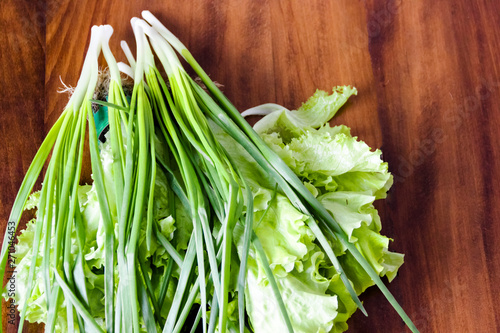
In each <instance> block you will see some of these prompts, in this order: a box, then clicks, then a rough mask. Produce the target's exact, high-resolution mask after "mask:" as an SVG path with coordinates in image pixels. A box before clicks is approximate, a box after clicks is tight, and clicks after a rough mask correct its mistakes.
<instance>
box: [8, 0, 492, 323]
mask: <svg viewBox="0 0 500 333" xmlns="http://www.w3.org/2000/svg"><path fill="white" fill-rule="evenodd" d="M143 9H149V10H151V11H152V12H153V13H154V14H155V15H157V16H158V17H159V18H160V19H161V20H162V22H164V24H165V25H166V26H167V27H169V28H170V29H171V30H172V31H173V32H174V33H175V34H176V35H177V36H178V37H179V38H180V39H181V40H182V41H183V42H184V43H185V44H186V45H187V46H188V48H190V50H191V52H192V53H193V54H194V56H195V57H196V58H197V59H198V60H199V61H200V63H201V65H202V66H203V67H204V68H205V70H206V71H207V72H208V73H209V74H210V75H211V77H212V78H213V79H215V80H217V81H218V82H220V83H222V84H224V86H225V88H224V90H225V92H226V94H227V96H228V97H229V98H230V99H231V100H232V101H233V102H234V104H235V105H236V106H237V107H238V108H239V109H240V110H244V109H246V108H248V107H251V106H255V105H257V104H262V103H267V102H273V103H279V104H282V105H284V106H286V107H288V108H290V109H293V108H296V107H298V106H299V105H300V104H301V102H303V101H304V100H305V99H306V98H307V97H309V96H310V95H311V94H312V93H313V92H314V91H315V89H316V88H320V89H327V90H328V89H331V88H332V87H333V86H336V85H344V84H350V85H354V86H356V87H357V88H358V90H359V95H358V96H357V97H354V98H352V101H351V102H350V103H349V104H348V106H347V107H346V108H344V109H343V111H342V112H341V114H340V115H339V116H338V117H337V118H336V120H335V123H342V124H346V125H348V126H350V127H351V128H352V132H353V133H354V134H355V135H357V136H359V137H360V138H361V139H362V140H364V141H366V142H367V143H368V144H369V145H371V146H372V147H380V148H381V149H382V151H383V157H384V159H385V160H386V161H388V162H389V166H390V170H391V171H392V172H393V174H394V176H395V184H394V186H393V188H392V190H391V191H390V194H389V197H388V199H387V200H386V201H385V202H380V203H378V207H379V208H380V213H381V217H382V221H383V226H384V229H383V233H385V234H386V235H388V236H390V237H392V238H394V239H395V241H394V242H393V244H392V249H393V250H395V251H398V252H403V253H405V255H406V257H405V264H404V266H403V267H402V268H401V269H400V273H399V276H398V277H397V278H396V279H395V280H394V282H393V283H391V284H390V290H391V291H392V292H393V293H394V294H395V296H396V298H397V299H398V300H399V301H400V302H401V304H402V305H403V307H404V309H405V310H406V311H407V312H408V314H409V315H410V317H411V318H412V319H413V320H414V321H415V323H416V325H417V327H418V328H419V329H420V330H421V331H422V332H500V309H499V307H498V298H499V296H500V250H499V245H500V193H499V191H500V186H499V185H500V184H499V180H500V174H499V172H500V166H499V163H498V161H499V158H500V156H499V154H500V150H499V149H498V143H499V141H500V131H499V128H500V107H499V105H500V103H499V102H500V99H499V98H498V96H499V91H500V61H499V56H498V53H499V51H500V4H499V3H498V2H497V1H495V0H489V1H488V0H483V1H481V0H455V1H452V0H448V1H435V0H425V1H424V0H420V1H409V0H392V1H379V0H367V1H360V0H355V1H352V0H336V1H326V0H325V1H320V0H318V1H271V0H268V1H266V0H259V1H256V0H244V1H243V0H240V1H237V0H232V1H229V0H225V1H195V0H191V1H174V0H168V1H146V0H141V1H137V0H136V1H123V2H122V1H111V0H100V1H97V0H82V1H78V2H77V1H74V2H70V1H66V0H50V1H43V0H40V1H28V0H2V1H0V18H1V19H0V45H1V47H0V86H1V88H2V90H1V97H0V221H1V223H0V227H1V230H2V231H1V232H0V233H1V234H3V232H4V229H5V225H6V222H7V219H8V215H9V212H10V208H11V205H12V203H13V201H14V198H15V195H16V193H17V190H18V188H19V185H20V184H21V181H22V179H23V175H24V173H25V172H26V170H27V168H28V166H29V163H30V162H31V160H32V158H33V156H34V154H35V152H36V150H37V148H38V146H39V145H40V143H41V141H42V139H43V138H44V136H45V134H46V133H47V131H48V130H49V128H50V126H51V125H52V124H53V123H54V121H55V120H56V119H57V117H58V116H59V114H60V112H61V110H62V108H63V107H64V105H65V103H66V101H67V98H68V97H67V95H65V94H58V93H57V90H58V89H59V88H60V87H61V86H62V84H61V82H60V79H61V80H62V81H63V82H65V83H66V84H68V85H73V86H75V85H76V82H77V79H78V75H79V72H80V70H81V66H82V62H83V57H84V52H85V49H86V46H87V43H88V40H89V33H90V28H91V26H92V25H94V24H105V23H108V24H111V25H112V26H113V27H114V28H115V35H114V36H113V37H112V43H111V44H112V45H111V47H112V49H113V50H115V53H116V55H117V57H118V58H119V59H124V57H123V56H122V53H121V51H120V50H119V41H120V40H121V39H126V40H127V41H129V42H131V45H135V44H134V43H133V35H132V30H131V28H130V24H129V19H130V18H131V17H133V16H138V15H140V12H141V10H143ZM84 173H85V175H84V179H86V180H89V179H90V178H89V173H90V171H89V169H86V170H85V172H84ZM2 239H3V237H2ZM495 295H496V296H495ZM362 299H363V300H364V302H365V306H366V309H367V310H368V313H369V314H370V316H369V317H368V318H365V317H363V316H362V315H361V314H360V313H356V315H354V317H353V318H352V319H351V320H350V321H349V324H350V330H349V331H350V332H405V331H406V329H405V327H404V325H403V323H402V321H401V320H400V319H399V318H398V316H397V315H396V313H395V312H394V311H393V310H392V309H391V307H390V306H389V304H388V303H387V301H385V299H384V297H383V296H382V295H381V293H380V292H379V291H378V290H375V289H374V288H371V289H370V290H369V291H368V292H367V293H366V294H365V295H364V296H363V298H362ZM495 299H497V301H495ZM2 309H3V316H5V312H6V307H5V303H3V305H2ZM4 328H6V329H7V332H16V329H15V326H14V325H8V324H6V323H5V320H4ZM26 330H27V331H30V332H37V331H38V330H39V328H37V327H36V326H30V327H28V328H27V329H26ZM276 333H278V332H276Z"/></svg>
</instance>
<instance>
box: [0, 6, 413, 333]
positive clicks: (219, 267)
mask: <svg viewBox="0 0 500 333" xmlns="http://www.w3.org/2000/svg"><path fill="white" fill-rule="evenodd" d="M143 18H144V20H142V19H138V18H134V19H132V21H131V23H132V27H133V30H134V35H135V39H136V44H137V54H136V58H134V57H133V56H132V53H131V52H130V50H129V48H128V46H127V45H126V43H124V42H122V47H123V49H124V51H125V54H126V56H127V59H128V62H129V64H128V65H126V64H123V63H120V64H117V62H116V60H115V58H114V56H113V54H112V52H111V50H110V48H109V39H110V37H111V35H112V33H113V30H112V28H111V27H110V26H99V27H93V28H92V36H91V41H90V45H89V49H88V52H87V56H86V59H85V63H84V66H83V69H82V74H81V77H80V79H79V81H78V85H77V87H76V89H75V91H74V93H73V95H72V97H71V99H70V101H69V103H68V105H67V106H66V108H65V110H64V111H63V113H62V114H61V116H60V118H59V119H58V120H57V122H56V123H55V125H54V126H53V127H52V129H51V130H50V132H49V133H48V135H47V137H46V139H45V140H44V142H43V144H42V146H41V147H40V149H39V151H38V153H37V154H36V156H35V158H34V160H33V162H32V164H31V166H30V168H29V170H28V172H27V174H26V177H25V179H24V181H23V183H22V185H21V188H20V190H19V193H18V195H17V197H16V200H15V203H14V206H13V208H12V212H11V215H10V219H9V221H14V222H15V223H16V228H17V225H18V223H19V220H20V217H21V214H22V211H23V208H24V206H25V204H26V201H27V199H28V196H29V195H30V193H31V191H32V189H33V186H34V184H35V182H36V180H37V178H38V176H39V174H40V172H41V170H42V167H43V166H44V164H45V163H46V160H47V159H48V156H49V154H50V153H51V152H52V154H51V157H50V161H49V162H48V167H47V171H46V173H45V176H44V177H43V184H42V188H41V192H40V204H39V210H38V213H37V220H36V235H35V240H34V246H33V253H34V255H33V259H32V264H31V268H30V275H29V279H28V286H32V285H33V279H34V269H35V266H36V263H37V260H38V257H37V254H38V251H39V248H41V249H43V250H44V256H43V258H42V269H43V278H44V286H45V292H46V295H48V296H47V321H46V330H47V331H49V332H52V331H54V330H55V320H56V318H55V315H56V313H57V311H58V307H59V305H60V304H61V302H60V300H61V299H63V300H64V303H65V305H66V309H67V321H68V324H67V325H68V329H69V330H70V331H75V330H76V329H78V330H79V331H80V332H93V331H95V332H101V331H103V326H104V327H105V330H106V331H107V332H139V331H141V330H144V329H145V330H146V331H148V332H157V331H158V330H162V331H163V332H180V331H181V330H186V328H187V329H188V330H189V329H191V332H194V331H195V330H197V329H201V330H202V331H203V332H207V331H208V332H214V331H215V330H218V331H219V332H225V331H227V330H230V331H239V332H246V331H247V330H248V329H247V328H246V325H247V324H246V323H245V293H244V289H245V283H246V281H245V279H246V273H247V270H246V268H247V258H248V253H249V249H250V247H251V245H253V247H254V248H255V250H256V252H257V254H258V256H259V258H260V260H261V261H262V262H263V263H264V267H265V274H266V277H267V279H268V280H269V283H270V286H271V287H272V290H273V293H274V296H275V298H276V301H277V304H278V305H279V308H280V312H281V315H282V317H283V320H284V322H285V323H286V326H287V328H288V331H289V332H293V327H292V324H291V321H290V318H289V316H288V314H287V310H286V307H285V305H284V303H283V300H282V298H281V295H280V291H279V289H278V286H277V283H276V281H275V278H274V276H273V272H272V270H271V268H270V267H269V264H268V263H267V258H266V254H265V253H264V250H263V248H262V245H261V244H260V241H259V238H258V237H257V235H256V234H255V232H254V231H253V226H252V223H253V220H254V217H253V196H252V191H251V189H250V187H249V186H248V185H247V184H246V183H245V180H244V178H243V177H242V175H241V173H240V172H239V170H238V168H237V167H236V166H235V164H234V163H233V162H232V160H231V156H229V155H228V153H227V152H226V151H225V149H224V148H223V147H222V146H221V145H220V144H219V143H218V141H217V140H216V138H215V135H214V133H213V132H212V130H211V127H210V126H209V119H210V120H211V121H213V122H214V123H215V124H217V125H218V126H219V127H220V128H222V129H223V130H224V131H225V132H226V133H227V134H229V135H230V136H231V137H232V138H233V139H234V140H236V141H237V142H238V143H239V144H240V145H241V146H242V147H243V148H244V149H245V150H246V151H247V152H248V153H249V154H250V155H251V156H252V157H253V158H254V159H255V161H256V162H257V163H258V164H259V165H260V167H262V168H263V170H265V172H267V173H268V174H269V175H270V176H271V177H272V178H273V179H274V180H275V182H276V184H277V188H276V190H275V194H276V192H279V193H282V194H284V195H286V196H287V197H288V199H289V200H290V201H291V202H292V204H293V205H294V206H295V207H296V208H297V209H298V210H300V211H301V212H303V213H304V214H306V215H308V216H309V219H308V226H309V227H310V228H311V230H312V231H313V233H314V235H315V237H316V239H317V240H318V243H319V244H320V245H321V247H322V249H323V250H324V252H325V253H326V254H327V256H328V258H329V260H330V261H331V263H332V265H333V266H334V267H335V269H336V270H337V271H338V272H339V273H340V274H341V278H342V281H343V283H344V284H345V286H346V288H347V290H348V291H349V293H350V294H351V297H352V299H353V300H354V301H355V302H356V304H357V306H358V307H359V308H360V309H361V311H363V313H365V314H366V312H365V310H364V308H363V305H362V304H361V302H360V300H359V299H358V296H357V294H356V292H355V291H354V290H353V288H352V286H351V283H350V282H349V280H348V279H347V276H346V275H345V274H344V273H343V270H342V266H341V265H340V263H339V261H338V260H337V258H336V256H335V254H334V252H333V249H332V248H331V245H330V242H329V239H330V238H332V239H336V240H338V241H340V242H341V243H342V244H343V245H344V246H345V247H346V248H347V249H348V251H349V252H350V253H351V254H352V255H353V256H354V258H355V259H356V260H357V261H358V263H359V264H360V265H361V267H363V269H364V270H365V271H366V273H367V274H368V275H369V276H370V277H371V278H372V279H373V281H374V282H375V284H376V285H377V286H378V287H379V288H380V290H381V291H382V292H383V294H384V295H385V296H386V298H387V299H388V300H389V302H390V303H391V304H392V305H393V306H394V308H395V309H396V311H397V312H398V313H399V314H400V316H401V318H402V319H403V320H404V321H405V323H406V324H407V325H408V327H410V329H411V330H412V331H414V332H416V331H417V329H416V328H415V326H414V325H413V323H412V322H411V320H410V319H409V317H408V316H407V315H406V314H405V312H404V311H403V309H402V308H401V307H400V305H399V304H398V303H397V302H396V300H395V299H394V297H393V296H392V295H391V293H390V292H389V290H388V289H387V288H386V287H385V285H384V284H383V282H382V281H381V280H380V277H379V276H378V274H377V273H376V272H375V271H374V270H373V268H372V267H371V266H370V264H369V263H368V262H367V261H366V259H365V258H364V257H363V255H361V253H360V252H359V250H358V249H357V248H356V247H355V246H354V245H353V244H351V243H350V242H349V241H348V238H347V236H346V234H345V232H344V231H343V230H342V229H341V228H340V226H339V225H338V224H337V222H336V221H335V220H334V219H333V217H332V215H330V214H329V213H328V212H327V211H326V209H325V208H324V207H323V206H322V205H321V204H320V203H319V202H318V201H317V200H316V198H315V197H314V196H313V195H312V194H311V193H310V192H309V190H308V189H307V188H306V187H305V186H304V184H303V183H302V182H301V181H300V179H299V178H298V177H297V176H296V175H295V173H294V172H293V171H291V170H290V168H289V167H288V166H287V165H286V164H285V163H284V162H283V161H282V160H281V159H280V158H279V157H278V156H277V155H276V154H275V153H274V152H273V151H272V150H271V149H270V148H269V147H268V146H267V145H266V144H265V143H264V142H263V141H262V140H261V138H260V137H259V136H258V135H257V133H256V132H255V131H254V130H253V129H252V127H251V126H250V125H249V124H248V123H247V122H246V121H245V120H244V119H243V118H242V117H241V115H240V113H239V112H238V110H236V108H235V107H234V106H233V105H232V104H231V102H230V101H229V100H228V99H227V98H226V97H225V96H224V95H223V94H222V92H221V91H220V90H219V89H218V87H217V86H216V85H215V84H214V82H212V81H211V79H210V78H209V77H208V75H207V74H206V73H205V72H204V71H203V69H202V68H201V67H200V66H199V64H198V63H197V62H196V60H195V59H194V58H193V56H192V55H191V53H190V52H189V51H188V50H187V49H186V47H185V46H184V45H183V44H182V43H181V42H180V41H179V40H178V39H177V38H176V37H175V36H174V35H173V34H172V33H171V32H170V31H168V30H167V29H166V28H165V27H164V26H163V25H162V24H161V23H160V22H159V21H158V20H157V19H156V18H155V17H154V16H153V15H152V14H151V13H150V12H148V11H145V12H143ZM101 52H102V54H103V55H104V58H105V60H106V63H107V66H108V68H109V73H110V82H109V87H108V95H107V101H96V100H93V96H94V91H95V89H96V84H97V76H98V58H99V55H100V54H101ZM176 52H177V53H176ZM178 54H180V55H181V57H182V58H183V59H184V60H185V61H186V62H187V63H188V64H189V65H190V66H191V67H192V69H193V70H194V71H195V73H196V74H197V75H198V76H199V77H200V78H201V81H202V82H203V84H204V85H205V87H204V88H202V87H201V86H200V85H199V84H198V83H196V82H195V81H194V80H193V79H192V78H191V77H190V76H189V75H188V74H187V72H186V71H185V69H184V68H183V66H182V65H181V61H180V60H179V58H178ZM155 56H156V59H158V60H159V62H160V64H161V67H160V69H159V68H157V67H156V63H155ZM120 70H121V71H122V72H125V73H127V74H128V75H129V76H131V77H132V78H133V80H134V87H133V92H132V95H131V96H126V94H125V93H124V89H123V86H122V79H121V75H120ZM162 71H163V72H165V73H166V78H164V77H163V76H162V75H161V74H160V72H162ZM205 88H206V90H205ZM92 103H97V104H100V105H104V106H106V107H107V108H108V119H109V134H108V136H107V140H109V144H110V146H111V152H112V157H113V158H112V161H113V164H112V170H113V177H114V179H113V186H114V188H112V189H110V188H109V184H108V185H107V184H106V182H105V180H104V175H103V166H102V164H101V160H100V158H99V145H98V140H97V133H96V129H95V124H94V117H93V114H92V105H93V104H92ZM94 105H95V104H94ZM87 121H88V124H87ZM87 129H88V133H89V136H88V140H89V149H90V156H91V163H92V172H93V179H94V184H95V187H96V191H97V195H98V201H99V206H100V211H101V214H102V219H103V222H104V226H105V230H104V233H105V265H104V267H105V279H106V281H105V323H104V325H100V324H99V323H98V322H97V321H96V320H95V318H94V317H93V316H92V313H91V310H90V308H89V306H88V298H89V295H88V294H87V291H86V287H85V281H84V274H83V271H84V269H85V259H84V257H83V255H82V252H81V251H82V248H81V247H82V244H83V243H84V242H85V230H84V227H83V224H82V216H81V212H80V209H79V207H80V205H79V201H78V200H79V199H78V193H77V188H78V185H79V183H80V174H81V167H82V156H83V154H84V142H85V140H86V132H87ZM160 151H163V152H165V151H166V152H167V153H166V154H164V153H160ZM157 168H161V169H162V171H163V172H164V173H165V174H167V178H168V180H169V186H170V187H171V190H172V191H171V192H169V195H171V196H172V198H171V200H170V202H174V201H175V200H177V201H178V202H180V203H181V204H182V205H183V206H184V208H185V210H186V212H187V213H188V215H189V217H190V219H191V221H192V224H193V232H192V235H191V238H190V240H189V244H188V247H187V250H186V251H185V253H180V252H178V251H177V250H176V248H175V247H174V246H173V245H172V244H171V243H170V242H169V240H168V239H167V238H166V237H165V236H164V235H163V234H162V233H161V232H159V225H158V224H157V222H156V221H155V220H154V219H153V215H152V214H153V213H152V212H153V205H154V200H155V195H154V194H155V191H154V186H155V179H156V173H157ZM111 193H114V195H111ZM52 207H54V209H52ZM172 211H175V210H174V209H173V210H172ZM115 220H116V221H117V222H116V223H115V222H113V221H115ZM236 223H241V224H242V225H244V236H243V238H244V240H243V244H244V245H243V253H242V254H240V262H239V269H238V277H237V295H238V314H239V327H232V323H231V322H230V321H229V320H228V318H227V312H228V302H229V300H230V299H231V297H232V296H231V295H230V294H229V292H228V285H229V282H230V278H231V277H230V274H231V268H233V269H234V267H232V265H233V263H232V261H231V257H232V255H234V253H232V252H233V251H234V246H233V239H232V235H233V228H234V226H235V225H236ZM215 226H217V228H215ZM141 228H145V229H146V244H147V248H149V247H150V246H151V241H152V239H153V238H154V239H156V240H157V241H158V243H159V244H161V246H163V247H164V248H165V250H166V251H167V252H168V254H169V256H170V258H171V259H172V260H169V264H168V267H167V269H166V270H165V272H164V274H163V276H162V278H161V281H160V284H161V288H160V292H159V295H156V294H155V292H154V290H153V287H152V281H151V277H150V275H149V274H148V268H147V267H145V266H144V263H142V262H141V261H140V260H138V254H139V251H141V249H140V247H139V246H138V242H139V233H140V230H141ZM74 233H76V236H77V245H78V246H79V251H78V250H77V255H76V260H73V259H72V255H71V247H72V244H71V235H72V234H74ZM42 235H44V236H43V237H42ZM7 245H8V242H6V241H4V242H3V245H2V253H1V258H2V261H1V270H0V278H2V279H3V276H4V274H5V264H6V260H7V254H8V253H7ZM175 269H178V270H179V271H180V274H179V279H178V283H177V286H176V289H175V294H174V298H173V301H172V305H171V307H170V310H169V313H168V317H167V318H166V320H164V319H163V318H162V317H161V316H160V310H161V308H162V306H163V303H164V301H165V297H166V292H167V289H168V286H169V283H170V282H171V279H170V277H171V274H172V272H173V270H175ZM115 282H117V283H115ZM211 290H213V293H211V292H210V291H211ZM28 292H31V290H30V287H28ZM212 294H213V296H210V295H212ZM26 299H29V295H28V296H27V297H26ZM197 302H198V303H199V304H200V305H199V307H197V310H196V311H195V315H194V320H192V321H190V322H188V321H187V318H188V316H190V315H191V314H190V313H191V312H192V310H193V308H195V309H196V307H194V305H195V303H197ZM19 310H20V313H21V322H20V326H19V332H21V331H22V327H23V322H24V318H25V315H26V304H25V305H24V307H23V308H22V309H19ZM75 322H76V323H77V325H78V327H75V324H74V323H75ZM189 325H190V326H189Z"/></svg>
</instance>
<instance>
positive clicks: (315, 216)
mask: <svg viewBox="0 0 500 333" xmlns="http://www.w3.org/2000/svg"><path fill="white" fill-rule="evenodd" d="M142 15H143V18H144V19H145V20H146V21H147V22H148V23H150V24H151V25H152V26H153V28H155V29H156V30H157V31H158V32H159V33H160V34H161V35H162V36H163V37H164V38H165V39H166V40H167V41H168V43H169V44H170V45H171V46H172V47H173V48H174V49H175V50H176V51H177V52H179V54H181V55H182V56H183V58H184V59H185V60H186V61H187V63H188V64H189V65H190V66H191V67H192V68H193V70H194V71H195V72H196V74H197V75H198V76H199V77H200V78H201V80H202V82H203V83H204V84H205V86H206V87H207V89H208V90H209V92H210V93H211V96H209V95H208V94H203V92H202V89H196V90H197V92H199V94H198V99H199V100H200V101H203V102H205V105H206V106H207V107H206V108H205V109H204V110H205V113H206V115H207V116H208V117H210V118H212V119H213V121H214V122H216V123H217V124H218V125H219V126H220V127H221V128H222V129H224V130H225V131H226V132H227V133H228V134H229V135H231V136H232V137H233V138H234V139H235V140H236V141H237V142H239V143H240V144H241V145H242V146H243V147H244V148H245V149H246V150H247V151H248V152H249V153H250V155H251V156H252V157H253V158H254V159H255V160H256V161H257V163H259V165H260V166H261V167H263V169H264V170H265V171H267V172H268V173H269V174H270V175H271V176H273V178H274V179H275V181H276V182H277V183H278V184H279V186H280V188H281V190H282V191H283V192H284V193H285V194H286V195H287V197H288V198H289V199H290V201H291V202H292V203H293V204H294V205H295V207H296V208H297V209H299V210H300V211H302V212H303V213H304V214H306V215H309V216H310V217H311V218H310V219H309V221H308V222H309V226H310V227H311V229H312V230H313V232H314V234H315V236H316V237H317V238H318V241H319V242H320V244H321V245H322V247H323V249H324V250H325V252H326V253H327V255H328V257H329V258H330V260H331V261H332V264H334V267H335V268H336V269H337V270H338V272H339V273H340V275H341V277H342V281H343V282H344V285H345V286H346V288H347V290H348V291H349V292H350V294H351V297H352V298H353V300H354V301H355V302H356V304H357V305H358V307H359V308H360V309H361V310H362V311H363V313H365V315H366V311H365V310H364V308H363V306H362V304H361V302H360V301H359V299H358V297H357V295H356V293H355V292H354V290H353V288H352V286H351V284H350V282H349V280H348V279H347V276H346V275H345V273H344V272H343V270H342V267H341V265H340V263H339V262H338V260H337V259H336V258H335V256H334V255H333V250H332V249H331V247H330V245H329V244H328V242H327V239H326V236H325V234H326V235H329V236H331V237H334V238H335V239H338V240H339V241H340V242H341V243H342V244H343V245H344V246H345V247H346V248H347V249H348V251H349V252H351V254H352V255H353V256H354V258H355V259H356V260H357V261H358V263H359V264H360V265H361V267H363V269H364V270H365V271H366V273H367V274H368V275H369V276H370V277H371V278H372V280H373V281H374V282H375V284H376V285H377V286H378V288H379V289H380V290H381V291H382V293H383V294H384V295H385V296H386V298H387V299H388V301H389V302H390V303H391V305H392V306H393V307H394V309H395V310H396V311H397V312H398V314H399V315H400V316H401V318H402V319H403V321H404V322H405V323H406V324H407V326H408V327H409V328H410V329H411V330H412V331H413V332H417V331H418V330H417V328H416V327H415V325H414V324H413V322H412V321H411V319H410V318H409V317H408V315H407V314H406V313H405V311H404V310H403V308H402V307H401V306H400V305H399V303H398V302H397V301H396V300H395V298H394V296H393V295H392V294H391V293H390V291H389V290H388V288H387V287H386V286H385V285H384V283H383V282H382V281H381V279H380V277H379V276H378V274H377V273H376V272H375V270H374V269H373V267H371V265H370V264H369V263H368V261H367V260H366V259H365V258H364V256H363V255H362V254H361V252H360V251H359V250H358V249H357V248H356V247H355V246H354V245H353V244H352V243H350V242H349V241H348V237H347V235H346V234H345V232H344V231H343V230H342V228H341V227H340V226H339V224H338V223H337V222H336V221H335V219H334V218H333V216H332V215H330V214H329V213H328V212H327V211H326V209H325V208H324V207H323V206H322V205H321V204H320V203H319V201H318V200H317V199H316V198H315V197H314V196H313V195H312V194H311V192H309V191H308V190H307V188H306V187H305V186H304V184H303V183H302V182H301V181H300V179H299V178H298V177H297V175H295V173H294V172H293V171H292V170H291V169H290V168H289V167H288V166H287V165H286V164H285V162H283V161H282V160H281V159H280V158H279V157H278V156H277V155H276V154H275V153H274V152H273V151H272V149H271V148H269V147H268V146H267V145H266V144H265V143H264V141H263V140H262V139H261V138H260V137H259V135H258V134H257V133H256V132H255V131H254V130H253V128H252V127H251V126H250V125H249V124H248V123H247V122H246V121H245V120H244V119H243V117H242V116H241V115H240V113H239V112H238V110H237V109H236V108H235V107H234V106H233V105H232V104H231V102H230V101H229V100H228V99H227V98H226V97H225V96H224V95H223V94H222V92H221V91H220V90H219V88H218V87H217V86H216V85H215V84H214V82H213V81H212V80H211V79H210V78H209V77H208V75H207V74H206V73H205V72H204V70H203V69H202V68H201V66H200V65H199V64H198V63H197V62H196V60H195V59H194V57H193V56H192V55H191V53H190V52H189V51H188V50H187V48H186V47H185V46H184V45H183V44H182V43H181V42H180V41H179V40H178V39H177V38H176V37H175V36H174V35H173V34H172V33H171V32H170V31H169V30H168V29H167V28H165V26H163V25H162V24H161V22H160V21H159V20H158V19H157V18H156V17H154V15H153V14H151V13H150V12H149V11H143V13H142ZM212 98H213V99H212ZM316 221H318V222H319V223H318V222H316Z"/></svg>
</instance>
